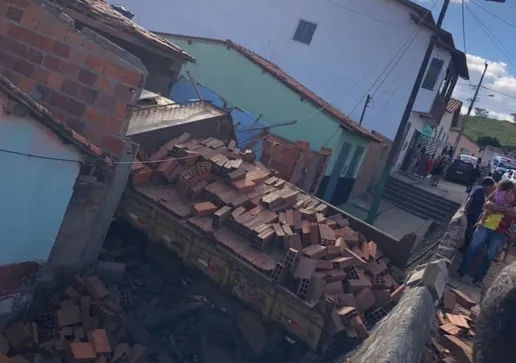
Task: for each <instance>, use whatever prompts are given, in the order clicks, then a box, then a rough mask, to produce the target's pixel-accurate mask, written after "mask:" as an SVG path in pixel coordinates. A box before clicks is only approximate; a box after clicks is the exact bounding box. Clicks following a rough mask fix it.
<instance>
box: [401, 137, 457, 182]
mask: <svg viewBox="0 0 516 363" xmlns="http://www.w3.org/2000/svg"><path fill="white" fill-rule="evenodd" d="M452 157H453V148H452V147H450V148H449V149H448V147H445V148H444V149H443V151H442V152H441V154H440V155H439V156H438V157H437V158H436V157H435V154H433V155H430V154H429V153H427V152H426V148H425V147H424V146H423V147H421V145H416V147H415V148H414V149H412V150H411V151H410V164H409V166H408V169H407V172H408V173H409V174H415V175H417V176H419V177H420V178H422V179H425V178H427V177H428V176H429V175H431V176H432V185H433V186H437V185H438V184H439V180H441V176H442V175H443V174H444V172H445V170H446V168H447V167H448V165H450V162H451V160H452Z"/></svg>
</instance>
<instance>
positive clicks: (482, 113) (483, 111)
mask: <svg viewBox="0 0 516 363" xmlns="http://www.w3.org/2000/svg"><path fill="white" fill-rule="evenodd" d="M475 116H478V117H483V118H488V117H489V111H488V110H486V109H485V108H480V107H475Z"/></svg>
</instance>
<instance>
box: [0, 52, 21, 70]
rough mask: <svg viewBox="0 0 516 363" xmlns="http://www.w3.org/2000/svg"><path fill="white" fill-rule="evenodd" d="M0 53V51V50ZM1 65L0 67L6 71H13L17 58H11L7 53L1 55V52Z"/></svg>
mask: <svg viewBox="0 0 516 363" xmlns="http://www.w3.org/2000/svg"><path fill="white" fill-rule="evenodd" d="M0 52H1V50H0ZM0 54H1V57H0V59H1V62H0V63H1V64H2V67H4V68H7V69H14V67H16V62H17V60H18V59H17V58H16V57H13V56H12V55H10V54H7V53H3V52H1V53H0Z"/></svg>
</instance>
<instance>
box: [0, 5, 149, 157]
mask: <svg viewBox="0 0 516 363" xmlns="http://www.w3.org/2000/svg"><path fill="white" fill-rule="evenodd" d="M42 5H44V7H43V6H42ZM138 62H139V60H137V59H136V58H135V57H134V56H132V55H130V54H129V53H126V52H125V51H123V50H122V49H120V48H118V47H117V46H115V45H114V44H113V43H110V42H109V41H107V40H106V39H104V38H101V37H100V36H99V35H98V34H96V33H94V32H93V31H91V30H89V29H87V28H84V29H83V30H82V31H78V30H75V29H74V21H73V20H72V19H71V18H69V17H68V16H66V15H65V14H64V13H62V12H61V10H60V9H59V8H57V7H55V6H54V5H52V4H50V3H47V2H46V1H45V0H0V71H1V72H2V74H3V75H5V76H6V77H7V78H9V80H10V81H11V82H12V83H14V84H15V85H16V86H18V87H19V88H20V89H21V90H22V91H24V92H25V93H27V94H29V95H30V96H31V97H33V98H35V99H36V100H37V101H38V102H40V103H41V104H42V105H43V106H45V107H46V108H48V109H49V110H50V111H51V112H52V114H53V115H54V116H55V117H56V118H57V119H59V120H60V121H61V122H63V123H65V124H66V125H67V126H69V127H70V128H71V129H72V130H74V131H76V132H77V133H79V134H81V135H83V136H85V137H86V138H87V139H88V140H89V141H90V142H91V143H93V144H94V145H98V146H100V147H101V148H102V149H103V151H106V152H108V153H109V154H110V155H112V156H115V157H116V156H117V155H120V154H121V153H122V152H123V151H124V143H123V138H122V137H121V136H124V135H125V129H126V126H127V124H128V122H129V114H128V112H129V111H128V105H130V104H131V103H132V100H133V96H134V94H135V93H139V89H140V88H141V87H142V85H143V82H144V79H145V74H146V70H145V68H141V67H136V66H134V65H133V64H138Z"/></svg>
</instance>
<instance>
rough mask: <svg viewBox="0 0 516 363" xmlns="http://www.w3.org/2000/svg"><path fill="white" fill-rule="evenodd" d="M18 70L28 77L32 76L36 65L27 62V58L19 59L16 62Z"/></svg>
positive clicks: (16, 69)
mask: <svg viewBox="0 0 516 363" xmlns="http://www.w3.org/2000/svg"><path fill="white" fill-rule="evenodd" d="M14 69H15V71H16V72H18V73H20V74H23V75H24V76H27V77H32V73H34V65H32V63H30V62H27V61H26V60H23V59H21V60H19V61H18V62H17V63H16V67H15V68H14Z"/></svg>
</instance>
